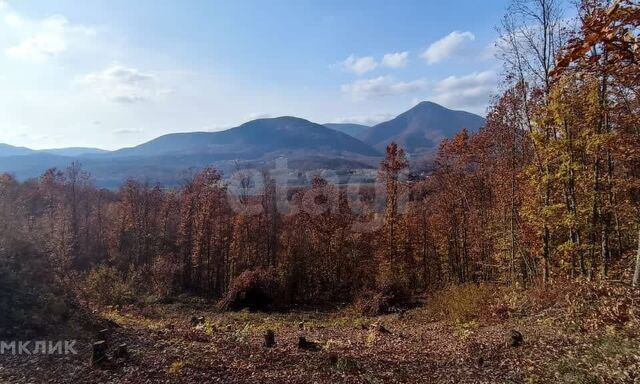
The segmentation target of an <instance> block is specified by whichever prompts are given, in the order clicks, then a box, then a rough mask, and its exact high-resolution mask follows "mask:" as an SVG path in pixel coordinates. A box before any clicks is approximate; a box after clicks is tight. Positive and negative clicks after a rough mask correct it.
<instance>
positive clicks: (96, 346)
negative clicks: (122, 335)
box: [91, 340, 107, 367]
mask: <svg viewBox="0 0 640 384" xmlns="http://www.w3.org/2000/svg"><path fill="white" fill-rule="evenodd" d="M106 361H107V342H106V341H104V340H101V341H96V342H95V343H93V346H92V350H91V365H92V366H94V367H96V366H99V365H102V364H103V363H105V362H106Z"/></svg>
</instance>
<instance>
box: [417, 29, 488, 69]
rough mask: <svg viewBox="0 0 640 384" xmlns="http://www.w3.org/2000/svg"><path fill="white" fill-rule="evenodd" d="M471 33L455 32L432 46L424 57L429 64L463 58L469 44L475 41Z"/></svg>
mask: <svg viewBox="0 0 640 384" xmlns="http://www.w3.org/2000/svg"><path fill="white" fill-rule="evenodd" d="M475 38H476V37H475V35H474V34H473V33H471V32H460V31H453V32H451V33H450V34H448V35H447V36H445V37H443V38H442V39H440V40H438V41H436V42H434V43H433V44H431V45H430V46H429V47H428V48H427V49H426V50H425V51H424V52H423V53H422V57H423V58H424V59H425V60H426V61H427V63H429V64H435V63H438V62H441V61H443V60H446V59H448V58H452V57H456V56H462V55H464V53H465V51H466V50H467V49H468V43H469V42H471V41H473V40H475Z"/></svg>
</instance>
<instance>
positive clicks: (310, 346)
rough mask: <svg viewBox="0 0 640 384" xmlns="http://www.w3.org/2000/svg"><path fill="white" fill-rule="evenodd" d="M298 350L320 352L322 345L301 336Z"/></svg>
mask: <svg viewBox="0 0 640 384" xmlns="http://www.w3.org/2000/svg"><path fill="white" fill-rule="evenodd" d="M298 348H299V349H304V350H307V351H318V350H320V344H318V343H316V342H313V341H308V340H307V338H306V337H303V336H300V337H298Z"/></svg>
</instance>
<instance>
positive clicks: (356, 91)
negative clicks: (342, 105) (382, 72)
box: [341, 76, 426, 100]
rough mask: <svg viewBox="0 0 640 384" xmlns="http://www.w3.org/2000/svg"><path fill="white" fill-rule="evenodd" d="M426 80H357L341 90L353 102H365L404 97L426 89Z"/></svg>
mask: <svg viewBox="0 0 640 384" xmlns="http://www.w3.org/2000/svg"><path fill="white" fill-rule="evenodd" d="M425 85H426V83H425V81H424V80H420V79H419V80H414V81H408V82H405V81H395V80H394V79H393V78H391V77H388V76H380V77H376V78H373V79H361V80H356V81H354V82H352V83H349V84H344V85H342V87H341V90H342V92H343V93H345V94H349V95H351V98H352V99H353V100H365V99H371V98H375V97H382V96H391V95H402V94H407V93H412V92H416V91H419V90H421V89H423V88H424V87H425Z"/></svg>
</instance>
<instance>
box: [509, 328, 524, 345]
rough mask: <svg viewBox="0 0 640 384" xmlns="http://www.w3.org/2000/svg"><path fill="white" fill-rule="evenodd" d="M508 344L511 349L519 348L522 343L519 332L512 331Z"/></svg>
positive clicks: (522, 337)
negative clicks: (509, 343)
mask: <svg viewBox="0 0 640 384" xmlns="http://www.w3.org/2000/svg"><path fill="white" fill-rule="evenodd" d="M510 342H511V346H512V347H519V346H521V345H522V343H523V342H524V336H522V333H520V332H519V331H516V330H515V329H512V330H511V340H510Z"/></svg>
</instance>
